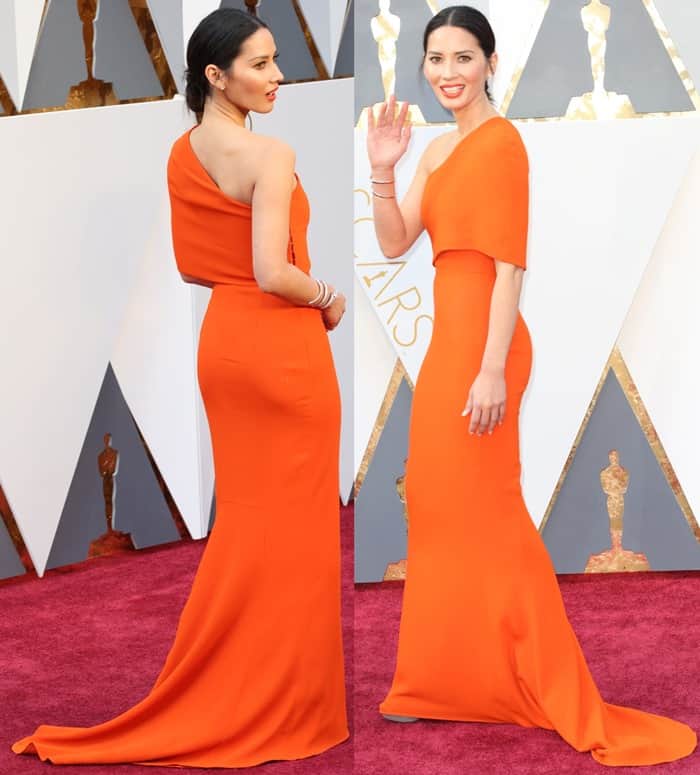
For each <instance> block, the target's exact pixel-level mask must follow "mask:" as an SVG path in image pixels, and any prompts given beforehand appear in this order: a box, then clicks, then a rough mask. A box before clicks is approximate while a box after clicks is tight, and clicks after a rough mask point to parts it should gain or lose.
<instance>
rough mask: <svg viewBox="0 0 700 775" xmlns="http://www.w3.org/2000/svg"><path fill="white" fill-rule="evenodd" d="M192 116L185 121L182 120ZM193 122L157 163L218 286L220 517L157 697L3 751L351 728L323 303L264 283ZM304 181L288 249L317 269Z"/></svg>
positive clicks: (72, 756) (316, 733) (90, 757)
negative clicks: (201, 152) (202, 154)
mask: <svg viewBox="0 0 700 775" xmlns="http://www.w3.org/2000/svg"><path fill="white" fill-rule="evenodd" d="M193 128H194V127H193ZM191 131H192V130H189V131H188V132H186V133H185V134H183V135H182V136H181V137H180V138H178V140H176V142H175V143H174V145H173V148H172V151H171V155H170V159H169V162H168V185H169V191H170V201H171V210H172V233H173V244H174V249H175V258H176V261H177V265H178V268H179V270H180V271H181V272H182V273H183V274H187V275H190V276H192V277H197V278H199V279H203V280H206V281H209V282H211V283H214V288H213V291H212V294H211V299H210V302H209V306H208V308H207V312H206V315H205V318H204V321H203V324H202V329H201V334H200V342H199V351H198V376H199V384H200V389H201V392H202V396H203V399H204V405H205V408H206V412H207V417H208V421H209V427H210V430H211V438H212V446H213V453H214V466H215V477H216V520H215V523H214V527H213V529H212V532H211V533H210V535H209V538H208V542H207V545H206V547H205V550H204V553H203V555H202V559H201V562H200V565H199V567H198V569H197V573H196V575H195V578H194V582H193V586H192V590H191V592H190V595H189V597H188V599H187V601H186V603H185V606H184V609H183V611H182V613H181V616H180V620H179V623H178V626H177V631H176V633H175V638H174V643H173V645H172V647H171V650H170V652H169V653H168V655H167V658H166V660H165V664H164V665H163V668H162V670H161V672H160V674H159V675H158V677H157V679H156V681H155V684H154V685H153V688H152V689H151V691H150V693H149V694H148V695H147V696H146V697H145V698H144V699H143V700H141V701H140V702H139V703H138V704H136V705H134V706H133V707H132V708H130V709H128V710H126V711H125V712H124V713H122V714H120V715H119V716H117V717H116V718H113V719H111V720H109V721H105V722H104V723H101V724H98V725H96V726H93V727H88V728H80V727H63V726H49V725H45V724H42V725H41V726H39V727H38V728H37V729H36V731H35V732H34V734H32V735H30V736H28V737H25V738H23V739H22V740H19V741H18V742H16V743H15V744H14V745H13V746H12V750H13V751H14V752H15V753H18V754H19V753H34V754H36V755H38V756H39V757H40V758H41V759H45V760H50V761H51V762H53V763H55V764H67V763H109V762H131V763H137V764H146V765H182V766H194V767H244V766H249V765H255V764H259V763H261V762H265V761H269V760H276V759H299V758H302V757H306V756H310V755H313V754H317V753H320V752H321V751H324V750H326V749H328V748H330V747H331V746H333V745H335V744H337V743H340V742H341V741H343V740H344V739H345V738H347V737H348V728H347V721H346V710H345V687H344V674H343V653H342V642H341V620H340V534H339V499H338V498H339V484H338V452H339V434H340V398H339V391H338V383H337V379H336V374H335V370H334V366H333V360H332V355H331V351H330V346H329V343H328V335H327V332H326V330H325V327H324V325H323V321H322V318H321V313H320V312H319V311H318V310H316V309H313V308H310V307H306V308H304V307H301V306H295V305H293V304H291V303H289V302H286V301H284V300H282V299H281V298H278V297H276V296H272V295H270V294H267V293H263V292H262V291H261V290H260V289H259V287H258V286H257V284H256V282H255V279H254V276H253V263H252V249H251V216H252V210H251V207H250V206H249V205H247V204H245V203H242V202H238V201H236V200H234V199H232V198H231V197H229V196H227V195H226V194H224V193H223V192H222V191H221V190H220V189H219V188H218V187H217V186H216V184H215V183H214V182H213V181H212V179H211V178H210V177H209V175H208V174H207V172H206V171H205V169H204V168H203V166H202V165H201V164H200V162H199V160H198V159H197V157H196V156H195V154H194V151H193V150H192V147H191V145H190V142H189V134H190V132H191ZM308 220H309V206H308V201H307V199H306V195H305V193H304V190H303V188H302V186H301V183H300V182H299V181H298V179H297V185H296V187H295V188H294V192H293V194H292V200H291V210H290V239H289V244H288V255H287V259H288V261H291V262H294V263H296V265H297V266H298V267H299V268H300V269H302V270H303V271H305V272H308V271H309V270H310V262H309V257H308V254H307V248H306V229H307V224H308Z"/></svg>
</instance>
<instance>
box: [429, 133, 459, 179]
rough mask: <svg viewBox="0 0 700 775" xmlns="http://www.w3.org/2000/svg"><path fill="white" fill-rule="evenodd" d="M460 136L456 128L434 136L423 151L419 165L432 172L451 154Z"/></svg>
mask: <svg viewBox="0 0 700 775" xmlns="http://www.w3.org/2000/svg"><path fill="white" fill-rule="evenodd" d="M458 138H459V135H458V133H457V130H456V129H453V130H452V131H450V132H442V134H439V135H437V136H436V137H433V139H432V140H431V141H430V142H429V143H428V145H426V147H425V150H424V151H423V155H422V156H421V159H420V162H419V167H422V168H423V170H424V172H425V173H426V174H429V173H431V172H432V171H433V170H434V169H435V168H436V167H438V166H439V165H440V164H441V163H442V162H443V161H444V159H445V157H446V156H447V155H449V153H450V151H451V149H452V148H453V147H454V145H455V143H456V142H457V140H458Z"/></svg>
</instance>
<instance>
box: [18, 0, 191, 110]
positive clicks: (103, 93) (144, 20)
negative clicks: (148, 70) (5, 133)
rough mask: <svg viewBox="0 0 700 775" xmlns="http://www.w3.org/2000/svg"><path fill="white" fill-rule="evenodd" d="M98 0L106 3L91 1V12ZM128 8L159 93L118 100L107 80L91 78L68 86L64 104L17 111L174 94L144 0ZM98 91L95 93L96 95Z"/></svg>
mask: <svg viewBox="0 0 700 775" xmlns="http://www.w3.org/2000/svg"><path fill="white" fill-rule="evenodd" d="M101 2H109V0H91V3H94V7H93V8H92V11H95V12H97V11H98V10H99V3H101ZM49 3H50V0H45V2H44V9H43V12H42V17H41V23H40V25H39V33H38V34H37V41H36V44H38V42H39V40H40V39H41V31H42V29H43V27H44V24H45V22H46V14H47V11H48V6H49ZM75 3H76V15H78V16H79V15H80V14H79V11H78V8H81V11H80V13H83V12H84V10H85V8H86V7H87V6H85V7H83V6H82V5H81V0H75ZM129 8H130V9H131V13H132V15H133V17H134V21H135V23H136V28H137V29H138V31H139V34H140V36H141V39H142V40H143V44H144V46H145V48H146V51H147V53H148V56H149V59H150V60H151V64H152V65H153V69H154V70H155V73H156V77H157V78H158V81H159V83H160V86H161V89H162V90H163V94H162V96H150V97H134V98H132V99H124V100H122V99H119V98H118V97H116V96H115V95H114V94H113V91H112V84H111V83H106V82H103V81H99V80H96V79H93V80H88V81H86V82H83V84H81V85H82V86H83V88H82V89H76V88H73V87H72V88H71V90H70V96H69V97H68V99H67V101H66V104H65V105H52V106H49V107H41V108H29V109H26V110H22V111H19V112H20V113H21V114H22V115H26V114H30V113H51V112H54V111H59V110H73V109H75V108H84V107H93V106H94V105H95V104H98V103H99V104H105V105H108V104H109V105H112V104H116V105H128V104H132V103H136V102H155V101H156V100H169V99H171V98H172V97H173V96H174V95H175V94H177V84H176V83H175V79H174V77H173V74H172V71H171V69H170V65H169V64H168V60H167V58H166V56H165V51H164V50H163V46H162V43H161V40H160V37H159V36H158V31H157V29H156V26H155V23H154V22H153V17H152V16H151V12H150V10H149V8H148V2H147V0H129ZM91 13H92V12H91ZM95 18H96V17H95ZM94 21H95V19H93V21H92V30H93V36H94V35H95V29H94ZM79 86H80V85H79ZM86 87H87V88H86ZM98 92H99V96H96V95H97V94H98Z"/></svg>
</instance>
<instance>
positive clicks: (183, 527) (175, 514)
mask: <svg viewBox="0 0 700 775" xmlns="http://www.w3.org/2000/svg"><path fill="white" fill-rule="evenodd" d="M129 414H130V415H131V421H132V422H133V423H134V428H136V433H138V436H139V439H140V440H141V444H142V445H143V449H144V451H145V453H146V457H147V458H148V462H149V463H150V464H151V469H152V470H153V475H154V476H155V478H156V482H157V483H158V487H159V488H160V491H161V492H162V493H163V498H164V500H165V503H166V504H167V506H168V511H170V516H171V518H172V520H173V523H174V524H175V528H176V529H177V532H178V533H179V535H180V538H181V539H191V538H192V536H191V535H190V531H189V530H188V528H187V524H186V523H185V520H184V519H183V518H182V514H180V509H179V508H178V507H177V504H176V503H175V499H174V498H173V496H172V494H171V492H170V488H169V487H168V485H167V483H166V481H165V479H164V478H163V475H162V474H161V472H160V469H159V468H158V464H157V463H156V461H155V458H154V457H153V455H152V454H151V450H150V449H149V448H148V444H146V439H144V437H143V434H142V433H141V428H139V426H138V423H137V422H136V419H135V418H134V415H133V414H131V410H129Z"/></svg>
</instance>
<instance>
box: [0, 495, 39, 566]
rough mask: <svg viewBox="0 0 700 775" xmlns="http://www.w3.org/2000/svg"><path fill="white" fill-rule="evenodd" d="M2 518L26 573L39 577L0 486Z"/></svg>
mask: <svg viewBox="0 0 700 775" xmlns="http://www.w3.org/2000/svg"><path fill="white" fill-rule="evenodd" d="M0 518H2V521H3V523H4V525H5V529H6V530H7V534H8V535H9V536H10V540H11V541H12V544H13V546H14V547H15V551H16V552H17V556H18V557H19V559H20V562H21V563H22V565H23V566H24V569H25V571H26V572H27V573H31V574H33V575H34V576H36V575H37V573H36V568H35V567H34V563H33V562H32V558H31V557H30V556H29V551H28V550H27V546H26V544H25V543H24V538H22V533H20V530H19V527H18V526H17V522H16V521H15V517H14V515H13V513H12V509H11V508H10V504H9V503H8V501H7V498H6V497H5V492H4V491H3V489H2V486H1V485H0Z"/></svg>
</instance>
